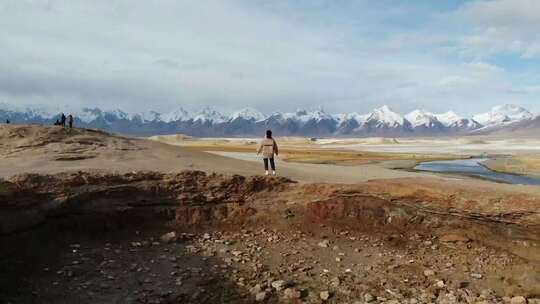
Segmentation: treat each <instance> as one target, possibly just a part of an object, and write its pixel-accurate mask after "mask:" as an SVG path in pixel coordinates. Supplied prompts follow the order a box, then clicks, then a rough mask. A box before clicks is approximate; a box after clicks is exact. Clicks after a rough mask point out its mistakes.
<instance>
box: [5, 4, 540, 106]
mask: <svg viewBox="0 0 540 304" xmlns="http://www.w3.org/2000/svg"><path fill="white" fill-rule="evenodd" d="M0 27H1V28H2V29H3V30H2V31H0V47H1V48H2V52H0V101H2V102H8V103H13V104H32V105H53V106H59V105H60V106H61V105H65V104H72V105H75V106H80V107H82V106H98V107H103V108H115V107H120V108H123V109H126V110H129V111H134V112H135V111H146V110H157V111H170V110H173V109H175V108H177V107H179V106H183V107H185V108H187V109H191V110H195V109H199V108H202V107H204V106H212V107H215V108H217V109H219V110H222V111H224V112H227V111H231V110H234V109H238V108H242V107H247V106H249V107H254V108H257V109H260V110H262V111H264V112H272V111H292V110H295V109H296V108H307V109H315V108H318V107H320V106H322V107H323V108H324V109H326V110H327V111H329V112H351V111H356V112H367V111H369V110H371V109H372V108H374V107H377V106H380V105H382V104H388V105H390V106H391V107H393V108H395V109H396V110H398V111H401V112H407V111H410V110H412V109H415V108H425V109H428V110H431V111H434V112H442V111H446V110H450V109H452V110H455V111H456V112H458V113H461V114H464V115H470V114H473V113H477V112H482V111H487V109H489V108H490V107H492V106H495V105H497V104H503V103H512V104H517V105H521V106H524V107H526V108H529V109H531V110H532V111H534V112H540V102H539V100H540V72H539V71H540V69H539V68H540V31H538V30H536V29H538V28H540V5H538V2H537V1H536V0H489V1H487V0H475V1H450V0H448V1H443V0H441V1H427V0H426V1H389V0H377V1H375V0H374V1H367V0H356V1H353V0H351V1H346V0H295V1H292V0H290V1H278V0H276V1H262V0H219V1H218V0H213V1H211V0H197V1H172V0H160V1H155V2H150V1H131V0H112V1H104V0H96V1H82V0H81V1H75V0H49V1H46V0H42V1H39V0H33V1H30V0H3V1H0Z"/></svg>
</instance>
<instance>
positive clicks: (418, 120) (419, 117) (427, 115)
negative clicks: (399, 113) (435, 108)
mask: <svg viewBox="0 0 540 304" xmlns="http://www.w3.org/2000/svg"><path fill="white" fill-rule="evenodd" d="M405 118H406V119H407V120H408V121H409V122H410V123H411V125H412V126H413V127H414V128H416V127H425V128H433V127H437V126H440V125H441V123H440V122H439V120H438V119H437V117H436V116H435V114H433V113H431V112H427V111H425V110H414V111H412V112H410V113H409V114H407V115H405Z"/></svg>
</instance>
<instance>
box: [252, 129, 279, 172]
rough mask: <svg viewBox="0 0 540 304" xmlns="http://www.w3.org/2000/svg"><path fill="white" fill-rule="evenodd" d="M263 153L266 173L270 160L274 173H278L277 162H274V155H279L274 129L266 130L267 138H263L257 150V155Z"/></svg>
mask: <svg viewBox="0 0 540 304" xmlns="http://www.w3.org/2000/svg"><path fill="white" fill-rule="evenodd" d="M261 152H262V155H263V161H264V170H265V171H266V172H265V174H266V175H268V162H270V167H271V168H272V175H276V163H275V162H274V155H278V154H279V151H278V146H277V143H276V141H275V140H274V139H273V138H272V131H271V130H266V138H265V139H263V141H262V142H261V145H260V146H259V149H258V150H257V155H259V154H261Z"/></svg>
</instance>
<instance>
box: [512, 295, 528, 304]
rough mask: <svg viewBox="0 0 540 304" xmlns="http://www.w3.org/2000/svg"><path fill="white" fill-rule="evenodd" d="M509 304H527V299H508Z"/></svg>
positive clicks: (520, 297) (518, 297)
mask: <svg viewBox="0 0 540 304" xmlns="http://www.w3.org/2000/svg"><path fill="white" fill-rule="evenodd" d="M510 304H527V299H525V297H522V296H517V297H513V298H512V299H510Z"/></svg>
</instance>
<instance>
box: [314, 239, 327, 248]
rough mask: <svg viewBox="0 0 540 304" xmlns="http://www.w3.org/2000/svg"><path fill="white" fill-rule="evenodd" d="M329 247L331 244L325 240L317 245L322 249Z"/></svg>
mask: <svg viewBox="0 0 540 304" xmlns="http://www.w3.org/2000/svg"><path fill="white" fill-rule="evenodd" d="M329 245H330V242H329V241H328V240H323V241H321V242H319V243H318V244H317V246H319V247H322V248H328V246H329Z"/></svg>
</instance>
